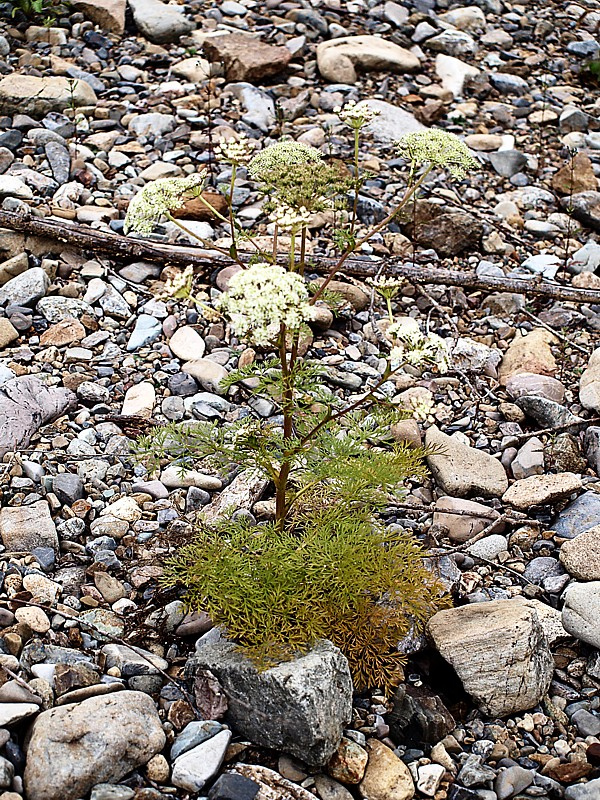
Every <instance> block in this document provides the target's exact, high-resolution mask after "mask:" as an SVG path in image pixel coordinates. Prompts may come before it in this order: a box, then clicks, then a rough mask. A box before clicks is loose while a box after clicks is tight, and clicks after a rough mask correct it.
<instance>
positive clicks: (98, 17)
mask: <svg viewBox="0 0 600 800" xmlns="http://www.w3.org/2000/svg"><path fill="white" fill-rule="evenodd" d="M71 5H72V6H73V8H74V9H75V10H76V11H82V12H83V13H84V14H85V16H86V17H87V18H88V19H91V21H92V22H95V23H96V25H99V26H100V27H101V28H102V30H103V31H107V32H108V33H118V34H121V33H123V31H124V30H125V6H126V0H71Z"/></svg>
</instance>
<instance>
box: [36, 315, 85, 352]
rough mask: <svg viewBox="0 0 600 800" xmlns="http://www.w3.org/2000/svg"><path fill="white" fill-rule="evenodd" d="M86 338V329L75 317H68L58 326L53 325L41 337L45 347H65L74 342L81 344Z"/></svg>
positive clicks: (41, 342)
mask: <svg viewBox="0 0 600 800" xmlns="http://www.w3.org/2000/svg"><path fill="white" fill-rule="evenodd" d="M84 337H85V328H84V327H83V325H82V324H81V322H79V320H78V319H75V317H67V319H63V320H62V321H61V322H57V323H56V325H51V326H50V327H49V328H48V330H46V331H44V333H42V335H41V336H40V344H41V345H42V346H43V347H51V346H53V347H63V346H64V345H67V344H73V342H80V341H81V340H82V339H83V338H84Z"/></svg>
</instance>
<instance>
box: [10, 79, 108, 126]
mask: <svg viewBox="0 0 600 800" xmlns="http://www.w3.org/2000/svg"><path fill="white" fill-rule="evenodd" d="M97 102H98V98H97V97H96V93H95V92H94V90H93V89H92V87H91V86H90V85H89V84H88V83H86V82H85V81H75V86H74V87H73V89H72V90H71V86H70V85H69V81H68V80H67V78H36V77H34V76H32V75H8V76H7V77H6V78H2V80H0V113H2V114H8V115H9V116H12V115H13V114H15V113H18V114H29V115H30V116H32V117H33V118H34V119H39V118H40V117H43V116H45V115H46V114H48V113H49V112H50V111H64V110H65V108H68V107H69V105H70V104H71V103H73V104H74V105H76V106H95V105H96V103H97Z"/></svg>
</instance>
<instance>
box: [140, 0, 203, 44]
mask: <svg viewBox="0 0 600 800" xmlns="http://www.w3.org/2000/svg"><path fill="white" fill-rule="evenodd" d="M129 5H130V7H131V10H132V12H133V19H134V21H135V24H136V25H137V28H138V30H139V32H140V33H141V34H142V36H145V37H146V39H149V40H150V41H151V42H154V43H155V44H166V43H168V42H176V41H177V40H178V39H179V37H180V36H183V35H184V34H186V33H190V32H191V31H193V30H194V23H193V22H192V21H191V20H189V19H187V18H186V17H185V16H184V14H183V11H182V10H180V9H179V8H178V7H177V6H175V5H172V4H171V3H162V2H160V0H129Z"/></svg>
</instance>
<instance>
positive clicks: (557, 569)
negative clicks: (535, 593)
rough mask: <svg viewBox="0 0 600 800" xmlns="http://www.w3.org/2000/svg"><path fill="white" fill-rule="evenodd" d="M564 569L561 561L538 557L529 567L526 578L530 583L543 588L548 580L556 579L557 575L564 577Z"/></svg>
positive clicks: (548, 557)
mask: <svg viewBox="0 0 600 800" xmlns="http://www.w3.org/2000/svg"><path fill="white" fill-rule="evenodd" d="M564 572H565V571H564V569H563V567H562V565H561V564H560V562H559V561H557V560H556V559H555V558H552V557H551V556H538V557H537V558H534V559H532V560H531V561H530V562H529V564H528V565H527V567H526V569H525V572H524V573H523V575H524V577H525V578H527V580H528V581H531V582H532V583H535V584H536V585H537V586H541V585H542V584H543V582H544V581H545V580H546V578H554V577H556V576H557V575H564Z"/></svg>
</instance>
